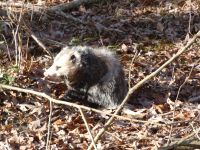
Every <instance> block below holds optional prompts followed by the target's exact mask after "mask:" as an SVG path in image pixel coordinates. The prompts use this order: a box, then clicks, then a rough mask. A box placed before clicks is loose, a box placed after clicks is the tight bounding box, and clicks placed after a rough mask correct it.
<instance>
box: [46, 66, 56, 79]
mask: <svg viewBox="0 0 200 150" xmlns="http://www.w3.org/2000/svg"><path fill="white" fill-rule="evenodd" d="M44 76H45V77H53V76H56V73H55V70H54V69H52V67H50V68H49V69H45V72H44Z"/></svg>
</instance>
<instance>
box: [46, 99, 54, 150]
mask: <svg viewBox="0 0 200 150" xmlns="http://www.w3.org/2000/svg"><path fill="white" fill-rule="evenodd" d="M49 107H50V108H49V121H48V130H47V131H48V132H47V142H46V150H48V149H50V147H49V145H50V142H49V141H50V130H51V117H52V110H53V107H52V101H50V102H49Z"/></svg>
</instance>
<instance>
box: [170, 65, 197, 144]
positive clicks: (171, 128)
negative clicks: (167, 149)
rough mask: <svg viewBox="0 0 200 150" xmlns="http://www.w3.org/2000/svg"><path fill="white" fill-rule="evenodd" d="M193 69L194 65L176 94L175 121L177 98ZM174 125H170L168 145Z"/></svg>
mask: <svg viewBox="0 0 200 150" xmlns="http://www.w3.org/2000/svg"><path fill="white" fill-rule="evenodd" d="M193 69H194V65H193V66H192V68H191V70H190V72H189V75H188V77H186V78H185V80H184V82H183V83H182V84H181V86H180V87H179V89H178V92H177V95H176V99H175V102H174V108H173V117H172V122H174V119H175V112H176V103H177V100H178V97H179V94H180V91H181V89H182V88H183V86H184V85H185V84H186V82H187V81H188V79H189V78H190V76H191V73H192V71H193ZM173 127H174V125H173V124H172V125H171V127H170V132H169V138H168V140H167V145H169V143H170V139H171V135H172V130H173Z"/></svg>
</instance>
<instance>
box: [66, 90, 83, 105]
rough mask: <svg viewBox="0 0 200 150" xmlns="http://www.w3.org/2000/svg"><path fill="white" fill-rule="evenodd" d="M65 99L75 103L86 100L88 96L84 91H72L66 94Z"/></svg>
mask: <svg viewBox="0 0 200 150" xmlns="http://www.w3.org/2000/svg"><path fill="white" fill-rule="evenodd" d="M63 98H64V99H65V100H67V101H72V102H75V101H80V100H86V94H85V92H83V91H80V90H74V89H71V90H68V91H67V92H66V93H65V96H64V97H63Z"/></svg>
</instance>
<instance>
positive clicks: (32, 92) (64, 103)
mask: <svg viewBox="0 0 200 150" xmlns="http://www.w3.org/2000/svg"><path fill="white" fill-rule="evenodd" d="M1 88H4V89H9V90H14V91H19V92H23V93H30V94H34V95H37V96H39V97H43V98H46V99H47V100H49V101H52V102H53V103H56V104H63V105H68V106H71V107H75V108H82V109H85V110H88V111H94V112H97V113H100V114H104V115H109V116H114V117H116V118H118V119H121V120H128V121H131V122H137V123H147V121H143V120H137V119H132V118H127V117H123V116H119V115H114V114H111V113H108V112H105V111H101V110H98V109H94V108H90V107H87V106H83V105H78V104H75V103H70V102H67V101H61V100H57V99H54V98H52V97H50V96H49V95H47V94H45V93H41V92H37V91H33V90H29V89H22V88H18V87H14V86H9V85H4V84H0V90H1Z"/></svg>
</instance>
